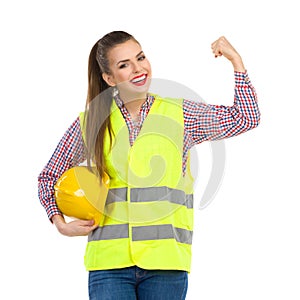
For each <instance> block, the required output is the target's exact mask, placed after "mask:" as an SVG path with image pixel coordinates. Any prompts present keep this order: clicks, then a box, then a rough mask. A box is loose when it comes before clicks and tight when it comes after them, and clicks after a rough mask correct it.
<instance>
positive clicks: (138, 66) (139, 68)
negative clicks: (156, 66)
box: [132, 62, 142, 73]
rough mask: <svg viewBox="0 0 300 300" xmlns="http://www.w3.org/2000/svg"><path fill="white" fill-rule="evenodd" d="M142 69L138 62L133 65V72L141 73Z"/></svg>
mask: <svg viewBox="0 0 300 300" xmlns="http://www.w3.org/2000/svg"><path fill="white" fill-rule="evenodd" d="M141 70H142V67H141V65H140V64H139V63H138V62H134V63H133V65H132V71H133V73H140V72H141Z"/></svg>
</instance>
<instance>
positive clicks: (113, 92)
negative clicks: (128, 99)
mask: <svg viewBox="0 0 300 300" xmlns="http://www.w3.org/2000/svg"><path fill="white" fill-rule="evenodd" d="M118 94H119V90H118V89H117V87H116V86H114V87H113V89H112V96H113V97H116V96H118Z"/></svg>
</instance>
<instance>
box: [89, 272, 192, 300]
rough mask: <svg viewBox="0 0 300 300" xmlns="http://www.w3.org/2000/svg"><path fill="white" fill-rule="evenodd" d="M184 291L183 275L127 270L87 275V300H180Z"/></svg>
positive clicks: (184, 275) (186, 279) (186, 277)
mask: <svg viewBox="0 0 300 300" xmlns="http://www.w3.org/2000/svg"><path fill="white" fill-rule="evenodd" d="M187 287H188V275H187V272H185V271H175V270H170V271H168V270H144V269H141V268H139V267H129V268H123V269H113V270H100V271H90V272H89V296H90V300H183V299H185V296H186V293H187Z"/></svg>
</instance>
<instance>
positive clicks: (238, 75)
mask: <svg viewBox="0 0 300 300" xmlns="http://www.w3.org/2000/svg"><path fill="white" fill-rule="evenodd" d="M234 81H235V84H236V85H243V84H246V85H249V84H251V81H250V78H249V75H248V72H247V70H246V71H245V72H238V71H234Z"/></svg>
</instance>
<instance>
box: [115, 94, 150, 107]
mask: <svg viewBox="0 0 300 300" xmlns="http://www.w3.org/2000/svg"><path fill="white" fill-rule="evenodd" d="M114 100H115V102H116V104H117V106H118V107H119V108H122V107H124V102H123V101H122V99H121V98H120V96H119V94H117V95H116V96H114ZM153 101H154V96H153V95H150V94H149V93H148V94H147V98H146V100H145V102H144V103H143V104H142V108H145V107H150V106H151V105H152V103H153Z"/></svg>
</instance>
